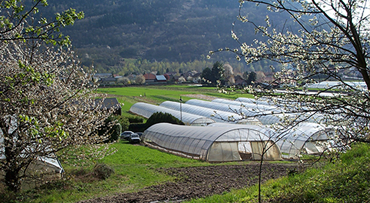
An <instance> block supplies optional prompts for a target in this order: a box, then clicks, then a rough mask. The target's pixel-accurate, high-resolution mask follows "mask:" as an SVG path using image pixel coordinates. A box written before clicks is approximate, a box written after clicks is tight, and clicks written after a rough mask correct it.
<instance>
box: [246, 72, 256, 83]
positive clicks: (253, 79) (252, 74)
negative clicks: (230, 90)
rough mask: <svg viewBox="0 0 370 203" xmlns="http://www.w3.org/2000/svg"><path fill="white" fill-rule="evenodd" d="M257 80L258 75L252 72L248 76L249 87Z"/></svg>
mask: <svg viewBox="0 0 370 203" xmlns="http://www.w3.org/2000/svg"><path fill="white" fill-rule="evenodd" d="M256 79H257V73H256V72H254V71H252V72H250V73H249V74H248V78H247V85H251V84H252V83H253V82H254V81H256Z"/></svg>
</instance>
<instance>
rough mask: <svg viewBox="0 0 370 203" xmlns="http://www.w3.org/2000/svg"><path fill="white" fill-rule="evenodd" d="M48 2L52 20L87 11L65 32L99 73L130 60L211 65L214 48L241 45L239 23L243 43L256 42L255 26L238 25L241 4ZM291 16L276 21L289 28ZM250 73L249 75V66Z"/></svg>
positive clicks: (258, 13) (256, 14) (255, 16)
mask: <svg viewBox="0 0 370 203" xmlns="http://www.w3.org/2000/svg"><path fill="white" fill-rule="evenodd" d="M48 2H49V5H50V6H49V7H48V9H46V10H45V11H43V12H42V13H43V15H49V16H51V15H52V14H53V13H56V12H60V11H62V10H64V9H68V8H75V9H76V10H77V11H83V12H84V13H85V18H84V19H83V20H80V21H78V22H76V23H75V25H74V26H71V27H68V28H65V30H63V33H65V34H67V35H69V36H70V37H71V39H72V43H73V47H74V49H76V50H77V53H78V54H79V56H80V59H81V61H82V64H83V65H85V66H88V67H90V66H92V65H94V67H95V68H96V69H97V70H98V71H99V72H102V71H107V72H108V71H109V72H116V73H117V72H120V71H121V68H122V67H123V66H125V63H127V62H126V61H127V60H126V59H128V58H131V59H146V60H147V61H150V62H154V61H157V62H163V61H165V62H178V63H180V64H181V63H182V62H184V63H186V62H193V61H194V60H199V61H205V60H207V59H206V55H207V54H208V52H209V51H210V50H217V49H218V48H224V47H230V48H234V47H237V43H236V42H235V41H234V40H233V39H232V38H231V35H230V31H231V29H232V23H234V22H236V32H237V33H238V34H239V36H240V37H242V38H243V41H247V42H249V43H252V41H253V39H255V38H256V35H255V34H254V32H255V31H254V28H253V27H252V26H251V25H250V24H248V23H245V24H242V23H240V22H238V21H237V15H238V6H239V3H238V1H237V0H231V1H230V0H197V1H195V0H176V1H175V0H79V1H74V0H50V1H48ZM248 9H249V10H250V12H249V14H248V18H249V19H250V20H252V21H255V22H258V23H261V22H262V21H264V19H265V16H266V15H267V14H269V15H270V16H271V13H267V11H266V9H265V8H263V7H262V6H259V7H257V6H252V7H250V8H248ZM286 18H287V17H286V16H284V15H282V14H279V13H276V14H274V15H273V17H271V19H273V21H272V22H273V24H275V25H281V24H283V23H284V22H285V19H286ZM258 23H257V24H258ZM260 40H262V39H260ZM233 57H234V56H233V55H232V54H217V55H215V56H214V57H213V58H212V60H213V61H216V60H220V61H223V62H229V61H230V62H234V63H235V61H234V60H233V59H232V58H233ZM126 65H127V64H126ZM257 65H258V69H268V66H263V65H261V64H257ZM202 68H204V67H202ZM244 69H245V70H243V71H246V70H248V67H244ZM258 69H257V70H256V71H258ZM143 71H144V70H143ZM183 71H186V70H183Z"/></svg>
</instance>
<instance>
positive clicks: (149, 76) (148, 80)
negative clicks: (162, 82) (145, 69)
mask: <svg viewBox="0 0 370 203" xmlns="http://www.w3.org/2000/svg"><path fill="white" fill-rule="evenodd" d="M144 78H145V82H146V83H149V84H150V83H152V84H153V83H154V81H155V79H156V77H155V75H154V74H152V73H146V74H144Z"/></svg>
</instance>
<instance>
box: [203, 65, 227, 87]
mask: <svg viewBox="0 0 370 203" xmlns="http://www.w3.org/2000/svg"><path fill="white" fill-rule="evenodd" d="M201 77H202V80H203V84H211V85H218V84H224V83H225V79H224V68H223V64H222V63H221V62H219V61H217V62H216V63H214V64H213V67H212V69H210V68H208V67H207V68H205V69H204V70H203V72H202V75H201Z"/></svg>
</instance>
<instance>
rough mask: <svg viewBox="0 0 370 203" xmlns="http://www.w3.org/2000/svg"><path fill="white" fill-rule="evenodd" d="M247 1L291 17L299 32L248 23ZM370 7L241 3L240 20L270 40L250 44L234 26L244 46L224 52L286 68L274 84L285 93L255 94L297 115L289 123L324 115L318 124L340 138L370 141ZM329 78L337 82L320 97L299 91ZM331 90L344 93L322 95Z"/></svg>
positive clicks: (351, 0)
mask: <svg viewBox="0 0 370 203" xmlns="http://www.w3.org/2000/svg"><path fill="white" fill-rule="evenodd" d="M249 2H252V3H257V4H258V5H260V6H266V8H267V9H268V10H270V11H272V12H286V13H288V14H289V15H290V16H291V17H292V19H293V22H291V23H297V24H298V25H299V26H300V27H301V29H300V30H298V31H297V30H288V27H282V28H281V30H280V31H279V30H278V29H277V28H275V27H273V26H272V25H271V23H270V19H269V17H268V16H267V17H266V19H265V21H266V25H256V24H254V22H250V21H248V19H247V17H246V15H243V11H244V10H243V5H244V4H245V3H249ZM367 3H368V1H362V0H346V1H335V0H328V1H318V0H309V1H306V0H299V1H292V2H290V1H282V0H276V1H263V0H259V1H256V0H253V1H252V0H244V1H241V3H240V9H239V19H240V20H241V21H242V22H248V23H251V24H252V25H254V26H255V29H256V33H258V34H261V35H263V36H265V37H266V39H267V40H266V41H255V43H253V44H251V45H247V44H246V43H243V42H241V41H240V40H239V38H238V36H237V35H236V32H235V31H234V29H235V27H234V28H233V31H232V37H233V38H234V39H235V40H236V41H237V42H238V43H239V45H240V48H239V49H224V50H226V51H231V52H234V53H235V54H237V58H238V59H241V58H243V59H244V61H246V62H247V63H252V62H254V61H261V60H271V61H275V62H278V63H280V64H283V65H284V66H285V68H284V69H283V70H282V71H278V72H275V75H274V77H275V80H274V81H272V82H270V83H271V84H272V83H274V84H280V86H284V87H285V88H286V89H285V90H284V94H276V92H275V91H274V90H266V89H263V90H261V89H260V90H258V91H254V90H251V92H253V93H254V94H255V95H256V96H258V97H266V98H270V99H272V100H274V101H279V105H280V106H287V107H289V108H287V109H285V113H296V117H294V119H290V120H289V121H287V122H285V123H286V124H287V125H289V126H294V125H296V124H297V123H299V122H302V121H304V120H307V119H309V118H312V117H314V116H316V115H318V114H321V115H323V116H321V118H322V119H321V120H320V121H318V122H320V123H323V124H326V125H332V126H335V127H337V128H338V132H340V133H341V136H345V137H347V138H348V139H351V140H363V139H365V138H366V137H369V129H370V128H369V127H370V126H369V121H370V119H369V118H370V117H369V115H370V114H369V113H370V112H369V109H370V108H368V107H369V105H370V97H369V96H370V95H369V90H370V77H369V74H370V70H369V65H368V61H369V42H370V38H369V32H368V28H369V27H368V25H369V19H368V17H369V10H370V9H369V8H368V7H367ZM213 53H214V52H211V54H213ZM272 69H273V67H272ZM346 72H356V73H358V75H360V76H361V81H362V82H363V83H364V88H361V87H358V86H355V85H353V83H352V81H346V80H345V78H344V77H343V75H344V73H346ZM318 76H320V77H318ZM323 76H325V77H324V78H323ZM329 80H330V81H335V82H337V83H336V84H335V85H332V86H328V87H324V88H323V89H322V90H320V91H319V92H317V93H316V94H310V95H309V96H308V94H307V88H306V87H307V86H303V93H302V92H301V90H302V89H298V86H299V85H302V84H306V85H309V84H315V83H319V82H322V81H329ZM260 88H261V87H260ZM331 91H340V93H341V94H336V95H335V96H334V97H327V96H325V94H323V93H326V92H331ZM277 97H279V98H278V99H277Z"/></svg>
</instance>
